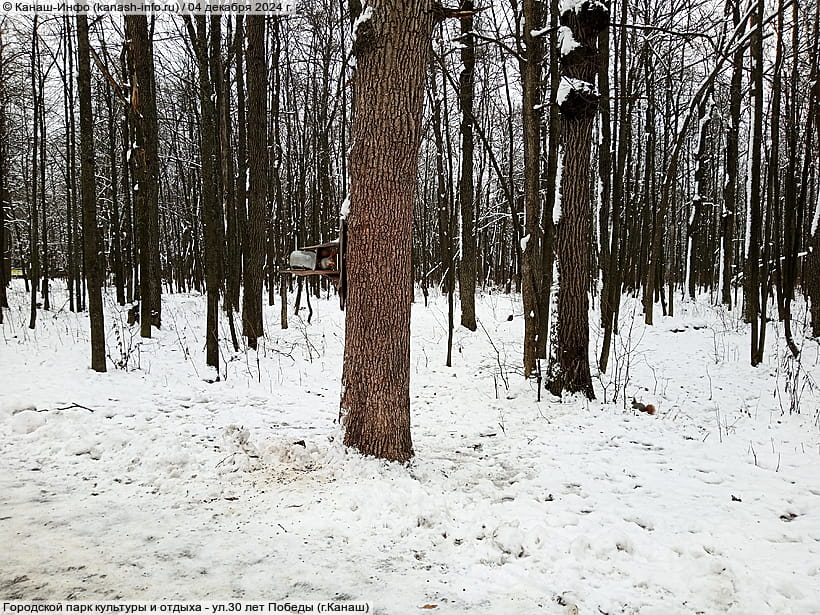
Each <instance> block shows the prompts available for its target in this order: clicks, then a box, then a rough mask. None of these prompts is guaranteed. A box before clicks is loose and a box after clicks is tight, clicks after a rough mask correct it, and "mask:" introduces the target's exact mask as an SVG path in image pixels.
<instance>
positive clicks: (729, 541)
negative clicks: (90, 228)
mask: <svg viewBox="0 0 820 615" xmlns="http://www.w3.org/2000/svg"><path fill="white" fill-rule="evenodd" d="M10 300H11V304H12V307H11V309H10V310H7V311H6V323H5V324H4V325H2V326H0V380H2V387H0V469H1V471H0V545H3V546H2V552H3V554H2V556H0V598H2V599H18V600H35V599H46V600H75V599H76V600H171V599H174V600H231V599H234V600H260V601H276V600H290V601H311V600H338V601H345V600H354V601H368V602H369V603H370V604H371V612H372V613H381V614H382V615H387V614H389V615H404V614H408V613H415V612H429V611H425V610H421V609H431V608H432V607H436V610H435V611H433V612H437V613H443V614H444V613H459V614H461V613H463V614H467V613H471V614H472V613H492V614H512V613H521V614H530V613H557V614H563V613H583V614H587V613H589V614H596V615H597V614H600V613H605V614H615V613H640V614H641V615H653V614H655V615H674V614H690V613H707V614H712V613H715V614H717V613H736V614H752V615H754V614H758V613H759V614H768V613H777V614H780V615H786V614H789V613H792V614H800V615H806V614H812V613H820V414H819V413H820V390H818V388H817V385H818V383H820V362H819V359H818V343H817V342H816V341H811V340H806V341H801V340H802V339H803V338H802V337H801V338H800V339H799V340H798V342H799V343H800V344H801V347H802V359H801V362H800V363H798V362H795V361H793V360H789V359H788V358H787V357H786V356H785V351H784V348H785V344H784V341H783V339H782V331H780V328H779V326H778V325H777V323H773V324H772V325H771V327H770V330H769V335H768V338H769V345H768V348H767V354H766V361H765V363H764V364H763V365H761V366H759V367H757V368H752V367H750V366H749V364H748V360H747V356H748V340H747V334H746V328H745V327H744V326H743V325H742V324H741V323H740V321H739V319H738V317H737V315H736V314H734V315H732V314H727V313H726V312H725V311H724V310H722V309H719V308H715V307H712V306H711V305H709V302H708V300H706V299H705V300H703V301H700V302H682V301H678V304H677V306H676V309H677V315H676V316H675V317H671V318H670V317H660V316H657V317H656V326H654V327H645V326H644V325H643V324H642V318H641V315H640V313H637V314H636V312H635V310H636V309H639V308H637V306H636V303H635V302H634V301H632V300H630V299H626V300H625V304H624V308H623V312H622V316H621V335H620V337H619V338H618V340H617V342H616V349H615V356H614V357H613V360H612V365H611V367H610V373H611V374H616V375H615V376H613V375H609V376H603V377H599V378H596V381H595V386H596V392H597V394H598V400H596V401H591V402H588V401H586V400H584V399H581V398H577V397H573V398H567V399H564V400H557V399H553V398H550V397H549V396H546V397H545V398H544V399H543V400H542V401H541V402H537V401H536V391H535V381H534V380H532V381H524V379H523V378H522V376H521V372H520V368H519V362H520V348H521V339H522V329H523V319H522V313H521V304H520V297H516V296H507V295H503V294H489V293H487V294H483V295H481V296H480V297H479V300H478V318H479V321H480V325H479V328H478V331H476V332H475V333H471V332H469V331H466V330H465V329H458V330H456V332H455V342H454V352H453V367H445V365H444V360H445V353H446V340H447V331H446V323H447V313H446V299H445V298H443V297H439V296H435V297H432V296H431V300H430V304H429V306H427V307H425V306H424V305H423V303H421V302H419V303H417V304H416V305H414V307H413V324H412V356H411V365H412V374H411V379H412V384H411V401H412V421H413V439H414V444H415V451H416V457H415V459H414V460H413V461H412V462H411V463H410V464H409V465H408V466H401V465H397V464H387V463H384V462H381V461H379V460H376V459H372V458H362V457H361V456H360V455H358V454H356V453H355V452H352V451H349V450H346V449H345V448H344V447H343V446H342V445H341V443H340V431H339V427H338V425H337V422H336V421H337V417H338V405H339V404H338V400H339V390H340V384H339V377H340V373H341V358H342V349H343V338H344V320H343V313H342V312H340V311H339V309H338V304H337V302H336V300H335V298H330V299H329V300H325V299H322V300H316V299H314V300H313V308H314V315H313V320H312V323H311V324H308V323H306V322H305V321H304V320H303V318H304V316H305V312H304V311H302V312H300V314H301V317H300V316H293V315H291V326H290V328H289V329H287V330H284V331H283V330H281V329H280V328H279V326H278V314H279V307H278V306H276V307H275V308H266V312H265V318H266V325H267V329H266V330H267V331H268V332H269V337H268V338H266V339H265V340H263V341H262V343H261V344H260V348H259V351H258V352H253V351H242V352H239V353H233V352H232V350H231V349H230V348H229V347H228V345H227V344H224V345H223V350H224V351H223V356H222V358H223V371H222V375H221V378H222V379H221V381H220V382H217V383H209V382H207V381H206V380H207V379H208V377H209V375H210V373H209V371H208V370H207V369H206V368H205V367H204V348H203V347H204V340H203V331H204V314H205V301H204V298H203V297H201V296H197V295H172V296H166V297H165V299H164V304H163V328H162V330H161V331H158V332H155V336H154V337H153V338H152V339H150V340H141V339H140V338H139V336H138V330H137V328H134V329H130V328H129V327H128V326H127V325H126V324H125V310H124V308H119V307H118V306H115V305H114V304H113V301H111V299H110V298H107V299H106V315H107V321H106V327H107V330H108V337H107V341H108V349H109V355H110V361H109V371H108V373H106V374H97V373H95V372H92V371H91V370H90V369H88V365H89V344H88V326H87V324H88V323H87V318H86V316H85V315H77V314H73V313H71V312H69V311H67V309H66V306H64V305H60V309H59V310H53V311H51V312H44V311H40V312H39V315H38V323H37V328H36V329H35V330H34V331H32V330H30V329H28V328H27V324H28V307H27V306H28V303H27V302H28V299H27V297H26V296H25V295H24V294H23V291H22V288H21V287H20V286H17V285H15V286H14V287H13V289H12V293H11V297H10ZM63 300H64V298H60V297H58V301H59V302H60V303H62V301H63ZM419 301H421V300H420V295H419ZM510 315H512V316H513V318H512V320H508V317H509V316H510ZM633 315H635V318H634V319H633ZM798 316H800V318H803V314H802V313H800V314H798ZM592 320H593V321H594V320H595V318H594V317H593V318H592ZM224 328H225V331H224V332H223V335H226V336H227V326H225V327H224ZM796 329H797V330H798V331H799V332H801V334H802V331H803V330H804V327H803V326H802V325H799V324H797V325H796ZM592 340H593V344H597V343H599V340H600V335H599V334H598V332H597V331H596V330H593V332H592ZM115 364H119V367H117V365H115ZM616 393H617V400H616V401H613V397H614V396H615V394H616ZM633 395H635V396H636V397H637V398H638V400H640V401H642V402H643V403H652V404H654V405H655V406H656V407H657V408H658V413H657V414H656V415H655V416H649V415H647V414H641V413H636V412H635V411H634V410H632V409H631V408H630V403H629V402H631V398H632V396H633ZM624 396H626V399H627V402H625V401H624ZM797 399H799V401H800V404H799V410H800V412H799V413H790V411H789V407H790V404H791V402H792V401H794V400H797Z"/></svg>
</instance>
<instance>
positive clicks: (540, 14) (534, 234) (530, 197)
mask: <svg viewBox="0 0 820 615" xmlns="http://www.w3.org/2000/svg"><path fill="white" fill-rule="evenodd" d="M523 9H524V24H523V29H524V32H523V37H522V38H523V42H524V51H523V57H522V59H521V62H520V64H519V66H520V70H521V82H522V86H523V90H524V93H523V97H522V104H521V114H522V118H521V122H522V127H523V132H524V233H525V235H524V237H525V240H524V242H525V245H524V247H523V250H522V254H521V258H522V263H521V295H522V298H523V302H524V377H525V378H529V377H530V375H531V374H532V373H533V372H534V371H535V363H536V360H537V359H538V358H540V357H538V333H539V331H541V326H540V323H541V320H542V319H544V318H547V314H546V313H541V308H542V304H541V303H540V302H539V301H538V299H539V297H540V296H541V295H542V294H543V293H549V288H546V289H545V288H542V286H541V285H542V283H543V278H542V272H541V267H542V265H543V260H542V256H541V251H542V250H543V249H544V233H543V229H542V228H541V111H540V109H541V104H540V103H541V92H540V90H541V62H542V57H543V55H544V49H543V48H544V46H543V44H542V42H541V41H542V37H540V36H536V37H534V36H532V33H533V31H535V30H539V29H540V28H541V27H542V25H543V23H542V22H543V18H544V6H543V3H542V2H538V1H537V0H524V3H523Z"/></svg>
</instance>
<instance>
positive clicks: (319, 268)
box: [280, 224, 347, 309]
mask: <svg viewBox="0 0 820 615" xmlns="http://www.w3.org/2000/svg"><path fill="white" fill-rule="evenodd" d="M346 234H347V225H346V224H342V228H341V232H340V233H339V239H337V240H336V241H328V242H327V243H320V244H317V245H315V246H305V247H303V248H299V249H298V250H294V251H293V252H291V253H290V258H289V259H288V267H289V269H284V270H283V271H281V272H280V273H290V274H292V275H297V276H302V277H304V276H310V275H321V276H324V277H326V278H327V279H329V280H331V281H332V282H333V283H334V284H335V285H336V290H337V291H338V292H339V306H340V307H341V309H344V308H345V297H346V294H347V293H346V282H347V275H346V274H347V271H346V262H345V235H346Z"/></svg>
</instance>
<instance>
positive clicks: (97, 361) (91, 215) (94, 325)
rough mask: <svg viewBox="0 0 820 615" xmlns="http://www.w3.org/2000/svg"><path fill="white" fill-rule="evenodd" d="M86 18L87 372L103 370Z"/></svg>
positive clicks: (80, 71)
mask: <svg viewBox="0 0 820 615" xmlns="http://www.w3.org/2000/svg"><path fill="white" fill-rule="evenodd" d="M89 50H90V45H89V43H88V19H87V17H86V16H85V15H82V14H80V15H77V59H78V63H77V90H78V92H79V95H80V151H81V165H80V174H81V181H82V195H83V236H84V238H85V245H84V251H85V270H86V284H87V285H88V315H89V319H90V321H91V369H93V370H94V371H97V372H104V371H106V366H105V322H104V316H103V306H102V290H101V288H102V276H101V272H100V269H99V265H100V259H99V257H98V255H99V247H98V236H97V235H98V233H97V194H96V188H95V181H94V180H95V163H94V120H93V118H92V117H91V60H90V57H89V53H90V52H89Z"/></svg>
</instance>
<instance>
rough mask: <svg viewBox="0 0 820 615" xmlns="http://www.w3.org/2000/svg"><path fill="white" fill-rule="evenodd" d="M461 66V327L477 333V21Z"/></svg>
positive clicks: (464, 42) (464, 33) (467, 32)
mask: <svg viewBox="0 0 820 615" xmlns="http://www.w3.org/2000/svg"><path fill="white" fill-rule="evenodd" d="M474 5H475V3H474V2H473V0H462V2H461V8H462V9H464V10H466V11H471V10H472V9H473V8H474ZM460 21H461V39H460V42H461V63H462V64H463V65H464V67H463V68H462V70H461V75H459V83H458V100H459V105H460V107H461V126H460V130H461V177H460V180H459V186H458V188H459V201H460V203H461V264H460V266H459V281H458V286H459V298H460V299H461V326H462V327H466V328H467V329H469V330H470V331H475V330H476V327H477V325H476V320H475V271H476V238H475V224H474V222H475V220H474V219H475V188H474V184H473V149H474V139H473V123H474V122H475V118H474V117H473V98H474V89H475V37H474V36H473V35H472V31H473V17H472V15H469V16H467V17H463V18H462V19H461V20H460Z"/></svg>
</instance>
